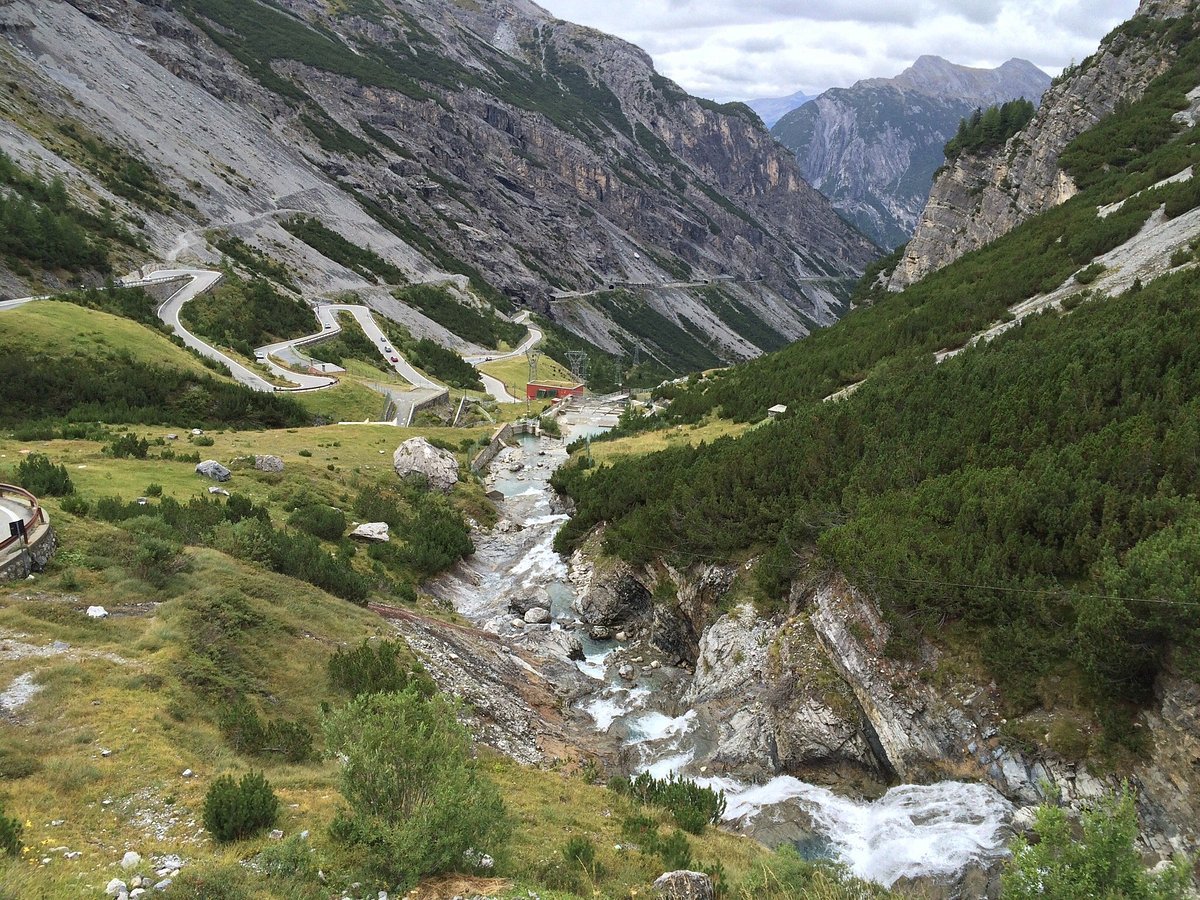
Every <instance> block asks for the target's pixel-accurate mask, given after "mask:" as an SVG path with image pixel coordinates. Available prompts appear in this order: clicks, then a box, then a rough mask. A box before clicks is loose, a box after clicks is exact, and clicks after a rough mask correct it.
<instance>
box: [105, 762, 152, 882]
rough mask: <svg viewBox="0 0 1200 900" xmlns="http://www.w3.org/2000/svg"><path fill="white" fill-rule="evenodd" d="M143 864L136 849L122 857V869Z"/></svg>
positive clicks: (140, 855)
mask: <svg viewBox="0 0 1200 900" xmlns="http://www.w3.org/2000/svg"><path fill="white" fill-rule="evenodd" d="M101 755H102V756H103V755H104V754H103V753H101ZM141 864H142V854H140V853H138V852H137V851H136V850H130V851H128V852H127V853H126V854H125V855H124V856H122V857H121V868H122V869H126V870H128V869H134V868H137V867H138V866H140V865H141Z"/></svg>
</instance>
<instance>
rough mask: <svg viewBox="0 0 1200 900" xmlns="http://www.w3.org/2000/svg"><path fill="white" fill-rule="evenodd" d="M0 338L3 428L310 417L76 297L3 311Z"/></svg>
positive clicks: (241, 423) (298, 421) (268, 422)
mask: <svg viewBox="0 0 1200 900" xmlns="http://www.w3.org/2000/svg"><path fill="white" fill-rule="evenodd" d="M137 293H140V292H137ZM92 296H100V297H103V292H97V293H96V294H93V295H92ZM80 299H81V300H85V301H86V300H87V299H88V295H87V294H84V295H81V297H80ZM125 312H126V314H128V313H127V311H125ZM0 344H3V346H4V353H3V354H0V375H2V377H3V383H4V385H5V390H4V391H3V392H0V424H4V425H8V426H10V427H11V426H15V425H28V424H30V423H35V422H45V421H48V420H56V419H61V420H67V421H72V422H97V421H98V422H113V423H128V422H141V423H151V422H161V423H169V424H173V425H176V426H182V425H187V426H196V425H203V426H205V427H216V426H230V427H240V428H262V427H281V426H284V425H307V424H309V422H310V419H311V417H310V416H308V415H307V414H306V413H305V412H304V409H303V408H302V407H301V406H300V405H298V404H297V403H296V402H295V401H294V400H293V399H291V398H289V397H283V396H278V395H275V394H263V393H258V392H256V391H252V390H250V389H249V388H247V387H244V386H242V385H240V384H236V383H234V382H233V381H232V380H230V379H228V378H227V377H224V376H225V375H227V372H225V373H218V372H216V371H214V370H206V368H205V367H204V365H203V364H202V362H201V360H200V359H199V358H197V357H195V356H193V355H191V354H190V353H189V352H188V351H187V350H185V349H184V348H183V347H181V346H177V345H176V344H174V343H172V341H171V340H170V339H168V338H167V337H166V336H165V335H163V334H161V333H160V332H157V331H155V330H151V329H150V328H148V327H146V325H143V324H137V323H136V322H132V321H129V320H128V319H126V318H123V317H121V316H118V315H113V314H111V313H108V312H101V311H99V310H94V309H87V308H85V307H82V306H78V305H75V304H73V303H64V302H61V301H51V300H39V301H37V302H35V303H30V304H27V305H25V306H22V307H19V308H17V309H15V310H8V311H5V312H0Z"/></svg>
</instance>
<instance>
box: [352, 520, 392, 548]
mask: <svg viewBox="0 0 1200 900" xmlns="http://www.w3.org/2000/svg"><path fill="white" fill-rule="evenodd" d="M350 537H352V538H357V539H358V540H360V541H376V542H378V543H387V542H388V541H390V540H391V539H392V538H391V536H390V535H389V534H388V523H387V522H363V523H362V524H361V525H359V526H358V527H357V528H355V529H354V530H353V531H352V532H350Z"/></svg>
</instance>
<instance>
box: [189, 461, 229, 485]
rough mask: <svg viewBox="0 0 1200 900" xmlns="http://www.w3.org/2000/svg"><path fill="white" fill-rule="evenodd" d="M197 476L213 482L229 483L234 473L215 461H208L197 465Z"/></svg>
mask: <svg viewBox="0 0 1200 900" xmlns="http://www.w3.org/2000/svg"><path fill="white" fill-rule="evenodd" d="M196 474H197V475H201V476H203V477H204V478H211V479H212V480H213V481H228V480H229V479H230V477H231V476H232V473H231V472H230V471H229V470H228V469H227V468H225V467H224V466H223V465H221V464H220V463H219V462H217V461H216V460H215V459H206V460H204V462H200V463H196Z"/></svg>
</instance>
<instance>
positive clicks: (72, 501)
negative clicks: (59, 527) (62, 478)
mask: <svg viewBox="0 0 1200 900" xmlns="http://www.w3.org/2000/svg"><path fill="white" fill-rule="evenodd" d="M91 508H92V504H90V503H89V502H88V501H87V500H84V499H83V498H82V497H80V496H79V495H78V494H68V495H67V496H65V497H63V501H62V509H63V512H67V513H70V514H71V515H73V516H86V515H87V514H88V513H89V512H90V511H91Z"/></svg>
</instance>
